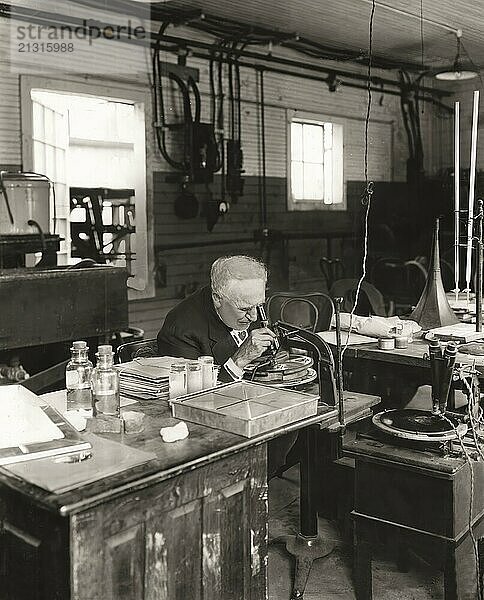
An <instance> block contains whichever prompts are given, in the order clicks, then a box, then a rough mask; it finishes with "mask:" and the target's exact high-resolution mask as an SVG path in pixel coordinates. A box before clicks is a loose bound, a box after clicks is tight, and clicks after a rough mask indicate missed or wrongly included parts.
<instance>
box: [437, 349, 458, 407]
mask: <svg viewBox="0 0 484 600" xmlns="http://www.w3.org/2000/svg"><path fill="white" fill-rule="evenodd" d="M456 356H457V346H456V345H455V344H454V342H448V344H447V346H446V347H445V350H444V359H443V360H444V362H443V369H442V377H441V381H440V398H439V409H440V413H441V414H444V413H445V411H446V408H447V398H448V396H449V391H450V384H451V383H452V375H453V373H454V364H455V358H456Z"/></svg>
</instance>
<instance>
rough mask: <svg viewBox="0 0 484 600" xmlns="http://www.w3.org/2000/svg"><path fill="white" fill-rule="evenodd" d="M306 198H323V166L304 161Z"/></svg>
mask: <svg viewBox="0 0 484 600" xmlns="http://www.w3.org/2000/svg"><path fill="white" fill-rule="evenodd" d="M304 199H305V200H322V199H323V166H322V165H313V164H311V163H304Z"/></svg>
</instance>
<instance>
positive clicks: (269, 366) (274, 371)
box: [245, 352, 317, 385]
mask: <svg viewBox="0 0 484 600" xmlns="http://www.w3.org/2000/svg"><path fill="white" fill-rule="evenodd" d="M261 359H262V357H261ZM261 359H258V360H256V361H253V362H252V363H251V364H249V365H247V366H246V367H245V371H246V375H247V378H248V379H251V380H252V381H257V382H259V383H267V384H274V385H277V384H280V385H302V384H304V383H309V382H310V381H313V380H314V379H315V378H316V376H317V374H316V371H315V370H314V369H311V367H312V365H313V359H312V358H311V357H309V356H301V355H296V356H292V355H291V356H289V355H288V354H287V352H282V353H278V354H277V356H276V357H275V358H274V359H273V360H268V359H267V358H266V359H265V361H263V360H261Z"/></svg>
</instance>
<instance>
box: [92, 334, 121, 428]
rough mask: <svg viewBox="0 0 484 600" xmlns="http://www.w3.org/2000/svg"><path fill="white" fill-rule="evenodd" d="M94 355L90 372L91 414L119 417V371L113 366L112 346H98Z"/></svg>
mask: <svg viewBox="0 0 484 600" xmlns="http://www.w3.org/2000/svg"><path fill="white" fill-rule="evenodd" d="M96 357H97V364H96V368H95V369H93V372H92V406H93V416H94V417H96V416H98V415H109V416H112V417H119V415H120V410H119V408H120V407H119V373H118V370H117V369H116V368H115V367H114V352H113V348H112V346H110V345H109V344H106V345H103V346H98V349H97V352H96Z"/></svg>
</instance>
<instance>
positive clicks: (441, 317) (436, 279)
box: [409, 219, 459, 329]
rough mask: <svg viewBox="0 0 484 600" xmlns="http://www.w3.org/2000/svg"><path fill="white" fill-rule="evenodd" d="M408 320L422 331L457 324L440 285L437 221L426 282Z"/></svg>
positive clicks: (437, 222) (436, 222)
mask: <svg viewBox="0 0 484 600" xmlns="http://www.w3.org/2000/svg"><path fill="white" fill-rule="evenodd" d="M409 319H412V320H413V321H416V322H417V323H418V324H419V325H420V327H422V329H433V328H434V327H443V326H445V325H453V324H454V323H458V322H459V319H458V318H457V316H456V314H455V313H454V311H453V310H452V309H451V307H450V304H449V301H448V300H447V296H446V295H445V291H444V286H443V284H442V275H441V273H440V250H439V219H436V221H435V230H434V238H433V243H432V253H431V256H430V264H429V269H428V273H427V281H426V282H425V287H424V289H423V292H422V295H421V296H420V300H419V301H418V304H417V306H416V307H415V309H414V310H413V312H412V314H411V315H410V317H409Z"/></svg>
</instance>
